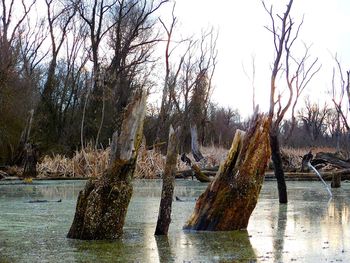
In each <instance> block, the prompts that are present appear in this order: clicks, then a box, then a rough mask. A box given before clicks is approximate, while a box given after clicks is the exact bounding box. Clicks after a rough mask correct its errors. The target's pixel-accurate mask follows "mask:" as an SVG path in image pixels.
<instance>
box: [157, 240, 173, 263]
mask: <svg viewBox="0 0 350 263" xmlns="http://www.w3.org/2000/svg"><path fill="white" fill-rule="evenodd" d="M154 239H155V241H156V244H157V254H158V259H159V262H160V263H166V262H169V263H170V262H175V257H174V254H173V252H172V250H171V247H170V242H169V238H168V236H155V237H154Z"/></svg>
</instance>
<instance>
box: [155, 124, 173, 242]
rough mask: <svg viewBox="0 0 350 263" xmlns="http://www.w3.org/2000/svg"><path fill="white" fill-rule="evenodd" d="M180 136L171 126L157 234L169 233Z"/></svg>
mask: <svg viewBox="0 0 350 263" xmlns="http://www.w3.org/2000/svg"><path fill="white" fill-rule="evenodd" d="M178 144H179V143H178V137H177V134H176V133H175V131H174V129H173V127H172V126H170V131H169V140H168V149H167V156H166V163H165V169H164V175H163V186H162V198H161V200H160V205H159V214H158V220H157V226H156V231H155V235H167V234H168V230H169V225H170V222H171V207H172V203H173V194H174V187H175V170H176V164H177V153H178Z"/></svg>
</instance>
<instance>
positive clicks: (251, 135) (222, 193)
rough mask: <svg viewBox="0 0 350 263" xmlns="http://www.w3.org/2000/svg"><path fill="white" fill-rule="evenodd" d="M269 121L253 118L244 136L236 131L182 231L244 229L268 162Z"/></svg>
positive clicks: (262, 116) (261, 116)
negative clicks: (214, 174)
mask: <svg viewBox="0 0 350 263" xmlns="http://www.w3.org/2000/svg"><path fill="white" fill-rule="evenodd" d="M269 125H270V124H269V120H268V118H267V117H266V116H264V115H256V116H255V118H254V120H253V122H252V124H251V126H250V128H249V130H248V132H247V133H246V134H245V133H244V132H242V131H240V130H237V131H236V134H235V137H234V139H233V142H232V146H231V149H230V151H229V153H228V156H227V159H226V161H225V163H223V164H222V165H221V166H220V169H219V171H218V173H217V175H216V176H215V178H214V180H213V181H212V182H211V183H210V184H209V185H208V187H207V189H206V191H205V192H204V193H203V194H202V195H201V196H200V197H199V199H198V201H197V203H196V206H195V210H194V212H193V214H192V215H191V217H190V218H189V220H188V221H187V223H186V225H185V226H184V229H190V230H206V231H208V230H209V231H231V230H239V229H245V228H246V227H247V225H248V221H249V218H250V215H251V213H252V212H253V210H254V208H255V205H256V203H257V200H258V196H259V193H260V189H261V186H262V183H263V181H264V173H265V169H266V165H267V162H268V161H269V159H270V146H269Z"/></svg>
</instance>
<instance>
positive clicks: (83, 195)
mask: <svg viewBox="0 0 350 263" xmlns="http://www.w3.org/2000/svg"><path fill="white" fill-rule="evenodd" d="M145 109H146V95H145V94H142V95H140V94H139V95H136V97H135V98H134V100H133V101H132V102H131V103H130V104H129V105H128V106H127V108H126V111H125V115H124V119H123V123H122V127H121V132H120V135H119V136H117V134H116V133H115V134H114V136H113V141H112V145H111V153H110V162H109V167H108V168H107V170H106V171H105V172H104V173H103V175H102V176H101V177H100V178H98V179H90V180H89V181H88V182H87V183H86V185H85V188H84V190H82V191H80V193H79V196H78V201H77V205H76V212H75V216H74V220H73V223H72V226H71V228H70V230H69V232H68V235H67V237H68V238H74V239H85V240H92V239H95V240H97V239H99V240H101V239H116V238H119V237H121V235H122V233H123V226H124V221H125V216H126V212H127V210H128V205H129V202H130V199H131V196H132V191H133V187H132V179H133V175H134V171H135V165H136V160H137V154H138V150H139V147H140V144H141V140H142V130H143V120H144V116H145Z"/></svg>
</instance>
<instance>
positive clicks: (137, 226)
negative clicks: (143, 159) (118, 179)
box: [0, 180, 350, 263]
mask: <svg viewBox="0 0 350 263" xmlns="http://www.w3.org/2000/svg"><path fill="white" fill-rule="evenodd" d="M84 184H85V181H39V182H38V181H37V182H34V183H33V184H31V185H24V184H21V183H19V182H0V262H1V263H2V262H291V261H293V262H350V222H349V221H350V218H349V210H350V183H343V184H342V188H340V189H333V190H332V191H333V198H332V199H331V200H330V199H329V196H328V193H327V191H326V189H325V188H324V186H323V185H322V184H321V182H287V186H288V193H289V204H288V205H279V204H278V193H277V189H276V182H265V183H264V186H263V188H262V191H261V194H260V199H259V202H258V204H257V206H256V208H255V210H254V212H253V214H252V217H251V218H250V221H249V226H248V229H247V231H234V232H185V231H183V230H182V226H183V224H184V222H185V221H186V219H187V218H188V216H189V215H190V214H191V212H192V211H193V207H194V205H195V199H196V198H197V197H198V196H199V195H200V194H201V193H202V192H203V191H204V189H205V187H206V184H201V183H199V182H197V181H189V180H177V181H176V189H175V195H176V196H178V197H179V198H180V199H181V200H182V201H181V202H180V201H174V203H173V214H172V223H171V225H170V229H169V235H168V237H155V236H154V235H153V234H154V230H155V225H156V221H157V216H158V208H159V200H160V192H161V181H160V180H152V181H143V180H139V181H135V183H134V194H133V198H132V200H131V202H130V206H129V210H128V215H127V219H126V223H125V227H124V236H123V238H122V239H121V240H118V241H113V242H106V241H80V240H70V239H67V238H66V237H65V236H66V234H67V232H68V230H69V227H70V225H71V223H72V220H73V216H74V213H75V203H76V200H77V195H78V192H79V190H81V189H82V188H83V186H84ZM38 199H46V200H52V201H55V200H56V201H57V200H59V199H61V200H62V202H46V203H29V202H28V201H30V200H38Z"/></svg>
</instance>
